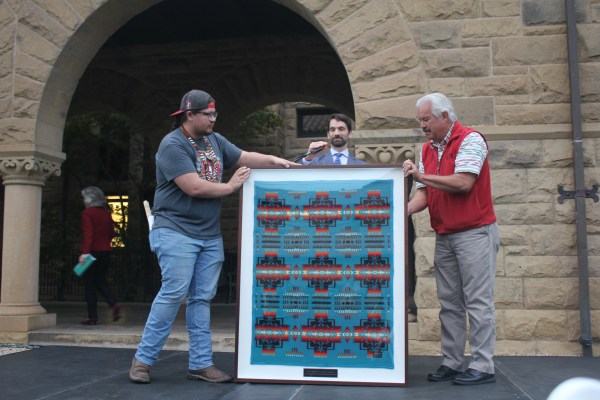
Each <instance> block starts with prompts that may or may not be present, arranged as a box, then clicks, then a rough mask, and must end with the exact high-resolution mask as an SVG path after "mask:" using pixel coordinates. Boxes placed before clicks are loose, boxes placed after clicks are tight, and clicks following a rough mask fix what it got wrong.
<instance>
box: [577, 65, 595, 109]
mask: <svg viewBox="0 0 600 400" xmlns="http://www.w3.org/2000/svg"><path fill="white" fill-rule="evenodd" d="M598 76H600V63H599V62H594V63H582V64H579V82H580V87H581V89H580V90H581V100H582V101H584V102H592V101H595V102H598V101H600V79H598Z"/></svg>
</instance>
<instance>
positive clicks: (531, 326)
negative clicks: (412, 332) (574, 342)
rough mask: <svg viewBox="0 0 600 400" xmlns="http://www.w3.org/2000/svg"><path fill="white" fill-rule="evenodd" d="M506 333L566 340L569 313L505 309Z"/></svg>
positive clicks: (514, 336) (515, 336)
mask: <svg viewBox="0 0 600 400" xmlns="http://www.w3.org/2000/svg"><path fill="white" fill-rule="evenodd" d="M420 312H421V311H420V310H419V313H420ZM504 333H505V336H506V339H508V340H566V339H567V337H568V327H567V313H566V311H562V310H505V320H504Z"/></svg>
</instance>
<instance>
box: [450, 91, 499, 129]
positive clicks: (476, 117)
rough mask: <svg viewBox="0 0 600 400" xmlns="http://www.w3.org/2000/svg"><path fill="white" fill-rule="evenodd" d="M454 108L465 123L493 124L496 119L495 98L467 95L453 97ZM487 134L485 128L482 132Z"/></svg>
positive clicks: (473, 124)
mask: <svg viewBox="0 0 600 400" xmlns="http://www.w3.org/2000/svg"><path fill="white" fill-rule="evenodd" d="M453 102H454V110H455V111H456V114H457V115H458V117H459V119H460V121H461V122H462V123H463V125H470V126H472V127H477V126H486V125H492V124H493V120H494V98H493V97H492V96H489V97H465V98H457V99H453ZM482 133H483V134H484V135H485V130H484V131H483V132H482Z"/></svg>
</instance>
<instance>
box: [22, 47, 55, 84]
mask: <svg viewBox="0 0 600 400" xmlns="http://www.w3.org/2000/svg"><path fill="white" fill-rule="evenodd" d="M51 69H52V67H51V66H50V65H48V64H47V63H45V62H43V61H40V60H38V59H36V58H34V57H31V56H30V55H28V54H25V53H23V52H20V51H18V52H16V54H15V73H16V74H18V75H21V76H23V77H26V78H30V79H33V80H36V81H38V82H44V81H45V80H46V79H47V78H48V75H49V74H50V71H51Z"/></svg>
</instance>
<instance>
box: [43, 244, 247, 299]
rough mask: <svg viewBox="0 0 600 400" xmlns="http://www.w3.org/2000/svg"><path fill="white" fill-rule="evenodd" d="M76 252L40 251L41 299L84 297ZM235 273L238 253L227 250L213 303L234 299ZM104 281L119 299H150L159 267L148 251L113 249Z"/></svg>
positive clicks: (154, 292)
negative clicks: (74, 268) (76, 266)
mask: <svg viewBox="0 0 600 400" xmlns="http://www.w3.org/2000/svg"><path fill="white" fill-rule="evenodd" d="M79 255H80V253H79V251H78V249H73V250H71V251H67V252H64V251H60V250H58V249H51V248H42V249H41V250H40V277H39V298H40V300H54V301H56V300H57V301H80V300H84V286H83V280H82V279H81V278H80V277H78V276H76V275H75V273H74V272H73V267H74V266H75V264H76V263H77V259H78V257H79ZM236 275H237V254H236V253H234V252H226V253H225V262H224V263H223V270H222V271H221V276H220V278H219V282H218V286H217V294H216V296H215V298H214V299H213V302H216V303H232V302H235V301H236V299H235V296H236V290H235V282H236V278H235V277H236ZM107 280H108V284H109V286H110V287H111V289H112V290H113V291H114V293H115V296H116V297H117V299H118V300H119V301H120V302H151V301H152V300H153V299H154V297H155V296H156V293H158V290H159V289H160V282H161V275H160V267H159V266H158V261H157V259H156V256H155V255H154V254H153V253H152V252H150V251H149V250H143V251H132V250H128V249H114V250H113V252H112V254H111V259H110V268H109V272H108V278H107Z"/></svg>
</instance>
